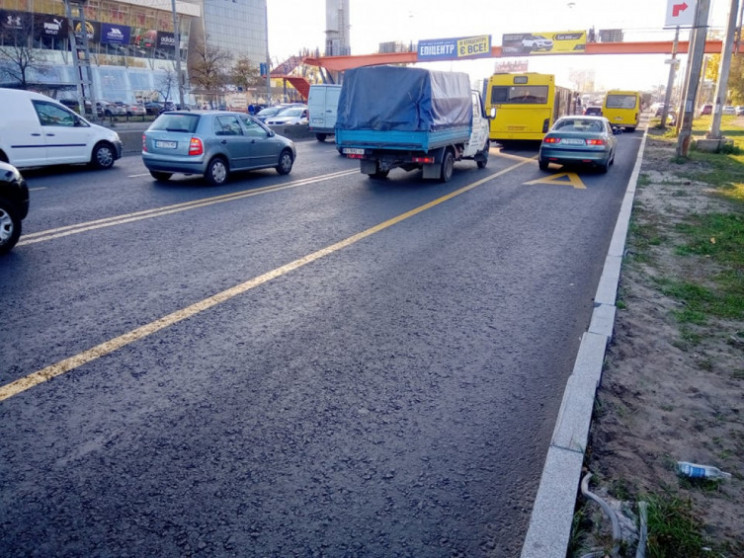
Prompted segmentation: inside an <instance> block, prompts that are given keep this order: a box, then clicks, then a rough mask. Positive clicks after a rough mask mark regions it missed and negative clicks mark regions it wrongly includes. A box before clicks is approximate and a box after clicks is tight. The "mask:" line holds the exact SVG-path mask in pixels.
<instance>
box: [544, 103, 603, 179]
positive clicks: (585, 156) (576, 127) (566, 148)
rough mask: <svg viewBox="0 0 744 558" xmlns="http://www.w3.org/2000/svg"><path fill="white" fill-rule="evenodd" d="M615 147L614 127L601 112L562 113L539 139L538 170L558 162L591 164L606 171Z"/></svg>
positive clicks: (545, 168)
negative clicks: (586, 113)
mask: <svg viewBox="0 0 744 558" xmlns="http://www.w3.org/2000/svg"><path fill="white" fill-rule="evenodd" d="M616 148H617V138H615V130H614V129H613V127H612V125H611V124H610V121H609V120H607V118H605V117H604V116H563V117H561V118H559V119H558V120H556V122H555V124H553V127H552V128H551V129H550V131H549V132H548V133H547V134H546V135H545V137H544V138H543V140H542V142H541V143H540V151H539V153H538V164H539V165H540V169H541V170H548V165H549V164H550V163H557V164H560V165H591V166H594V167H597V168H599V170H600V171H601V172H607V169H608V168H609V167H610V165H611V164H612V163H614V161H615V149H616Z"/></svg>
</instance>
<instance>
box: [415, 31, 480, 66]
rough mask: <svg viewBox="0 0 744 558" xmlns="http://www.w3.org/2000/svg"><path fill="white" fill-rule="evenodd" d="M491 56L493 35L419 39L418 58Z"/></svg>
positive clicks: (448, 58) (425, 60)
mask: <svg viewBox="0 0 744 558" xmlns="http://www.w3.org/2000/svg"><path fill="white" fill-rule="evenodd" d="M489 56H491V35H479V36H476V37H456V38H453V39H429V40H424V41H419V43H418V49H417V56H416V58H417V60H418V61H420V62H430V61H433V60H458V59H465V58H485V57H489Z"/></svg>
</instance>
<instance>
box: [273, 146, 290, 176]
mask: <svg viewBox="0 0 744 558" xmlns="http://www.w3.org/2000/svg"><path fill="white" fill-rule="evenodd" d="M293 164H294V160H293V159H292V152H291V151H290V150H289V149H285V150H284V151H282V152H281V153H280V154H279V164H278V165H277V166H276V172H278V173H279V174H289V173H290V171H291V170H292V165H293Z"/></svg>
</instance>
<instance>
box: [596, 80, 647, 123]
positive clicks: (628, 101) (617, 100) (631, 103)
mask: <svg viewBox="0 0 744 558" xmlns="http://www.w3.org/2000/svg"><path fill="white" fill-rule="evenodd" d="M602 116H604V117H605V118H607V120H609V121H610V124H612V125H613V126H617V127H621V128H625V129H626V130H628V131H629V132H635V129H636V128H637V127H638V123H639V122H640V118H641V94H640V93H639V92H638V91H618V90H616V89H614V90H612V91H608V92H607V95H605V100H604V103H603V104H602Z"/></svg>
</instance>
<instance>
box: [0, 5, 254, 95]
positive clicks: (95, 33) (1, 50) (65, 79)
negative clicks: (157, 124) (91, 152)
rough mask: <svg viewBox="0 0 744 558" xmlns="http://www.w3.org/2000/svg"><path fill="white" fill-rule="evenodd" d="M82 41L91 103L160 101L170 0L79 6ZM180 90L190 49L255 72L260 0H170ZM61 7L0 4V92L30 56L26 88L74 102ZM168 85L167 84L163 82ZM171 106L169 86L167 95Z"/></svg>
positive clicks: (169, 44) (169, 59)
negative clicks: (244, 61)
mask: <svg viewBox="0 0 744 558" xmlns="http://www.w3.org/2000/svg"><path fill="white" fill-rule="evenodd" d="M83 5H84V10H85V19H86V24H87V41H88V47H89V50H90V55H91V67H92V73H93V85H94V90H95V94H96V98H97V99H104V100H108V101H124V102H127V103H131V102H136V101H143V100H150V99H156V98H158V96H161V97H162V96H163V92H162V83H163V82H164V81H165V76H166V75H167V74H171V75H173V73H174V72H175V66H176V64H175V54H176V50H175V37H176V33H175V32H174V21H173V20H174V18H173V4H172V2H171V0H87V1H85V2H84V4H83ZM175 6H176V10H175V11H176V13H177V18H176V19H177V22H178V33H179V35H180V50H179V51H178V52H179V55H180V60H181V70H182V74H183V75H182V83H183V84H184V90H185V95H186V97H187V98H186V101H187V103H189V104H191V103H192V102H193V98H191V96H190V95H189V79H188V75H189V71H188V60H189V50H190V49H194V48H196V46H197V45H198V44H205V45H206V48H207V49H210V48H220V49H224V50H225V51H226V52H229V53H230V55H231V56H232V58H233V61H235V60H237V59H238V58H241V57H247V58H248V59H249V60H250V61H251V64H252V65H254V66H258V65H259V64H260V63H262V62H265V60H266V55H267V45H268V41H267V25H266V0H177V1H176V2H175ZM69 25H70V23H69V21H68V20H67V16H66V6H65V2H64V0H2V3H1V4H0V86H6V87H13V86H17V85H18V80H17V79H16V78H15V77H14V74H17V72H13V71H10V72H9V71H7V70H14V68H13V64H14V60H13V59H14V57H18V56H19V54H20V51H19V49H22V50H27V51H28V52H30V53H31V55H32V57H33V59H34V63H33V64H31V65H30V67H29V68H28V71H27V76H26V81H27V85H28V86H30V87H33V88H34V89H38V90H41V91H43V92H46V93H50V92H54V93H55V95H54V96H56V97H57V98H59V99H64V98H74V97H75V96H76V92H75V88H74V87H73V86H74V85H75V83H76V81H75V80H76V76H75V71H74V66H73V61H72V58H71V54H72V53H71V51H70V40H69V34H70V33H71V30H70V29H68V27H69ZM171 81H172V80H171ZM169 98H170V99H171V100H174V101H175V102H177V103H180V102H181V100H180V99H178V90H177V87H175V88H173V90H172V91H169Z"/></svg>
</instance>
